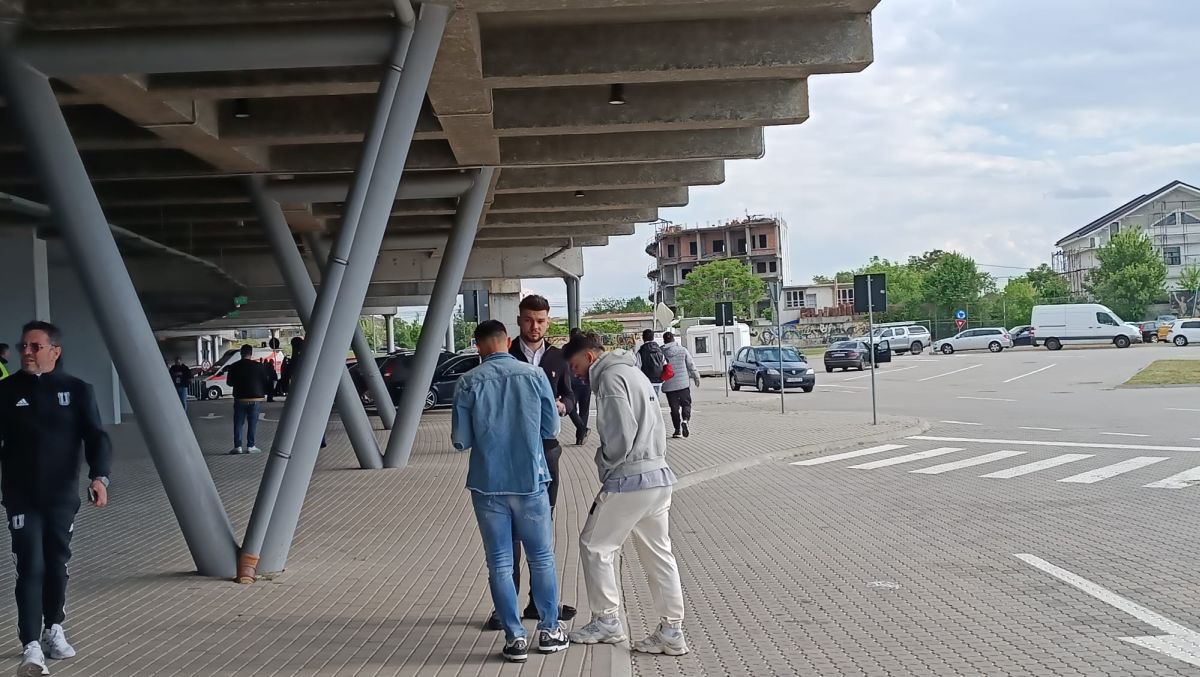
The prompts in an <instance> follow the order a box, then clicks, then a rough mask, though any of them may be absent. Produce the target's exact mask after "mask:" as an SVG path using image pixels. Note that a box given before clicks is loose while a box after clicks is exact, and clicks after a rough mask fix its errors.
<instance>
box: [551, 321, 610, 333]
mask: <svg viewBox="0 0 1200 677" xmlns="http://www.w3.org/2000/svg"><path fill="white" fill-rule="evenodd" d="M579 328H580V329H582V330H583V331H594V332H596V333H597V334H601V335H610V334H623V333H625V325H623V324H621V323H620V322H618V321H617V320H583V321H582V322H580V323H579ZM546 335H547V336H570V335H571V329H570V327H569V326H567V323H566V322H565V321H562V320H558V321H554V322H551V323H550V328H549V329H547V330H546Z"/></svg>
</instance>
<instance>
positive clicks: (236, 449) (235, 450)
mask: <svg viewBox="0 0 1200 677" xmlns="http://www.w3.org/2000/svg"><path fill="white" fill-rule="evenodd" d="M244 453H246V448H245V447H234V448H233V450H232V451H230V452H229V455H230V456H237V455H238V454H244Z"/></svg>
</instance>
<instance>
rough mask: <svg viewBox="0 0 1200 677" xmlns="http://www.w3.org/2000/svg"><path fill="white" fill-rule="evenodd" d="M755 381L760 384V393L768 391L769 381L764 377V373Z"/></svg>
mask: <svg viewBox="0 0 1200 677" xmlns="http://www.w3.org/2000/svg"><path fill="white" fill-rule="evenodd" d="M755 383H756V384H757V385H758V392H760V393H765V392H767V381H766V379H764V378H763V377H762V374H759V375H758V378H757V379H755Z"/></svg>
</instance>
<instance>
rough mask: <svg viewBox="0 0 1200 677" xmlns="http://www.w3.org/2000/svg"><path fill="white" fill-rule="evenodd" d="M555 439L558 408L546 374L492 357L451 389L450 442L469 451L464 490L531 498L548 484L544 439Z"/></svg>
mask: <svg viewBox="0 0 1200 677" xmlns="http://www.w3.org/2000/svg"><path fill="white" fill-rule="evenodd" d="M555 437H558V408H557V407H556V406H555V404H554V395H553V393H551V392H550V384H549V382H547V380H546V376H545V374H543V373H542V371H541V370H540V369H538V368H537V367H534V366H533V365H529V364H525V363H524V362H521V361H519V360H517V359H516V358H514V357H513V356H512V355H509V354H508V353H495V354H493V355H488V356H487V357H486V358H484V360H483V362H482V363H481V364H480V365H479V366H478V367H475V368H474V369H472V370H471V371H469V372H467V373H466V374H464V375H463V377H462V378H460V379H459V380H458V385H457V386H455V389H454V414H453V419H452V428H451V433H450V439H451V441H452V442H453V443H454V448H455V449H459V450H465V449H470V450H471V461H470V466H469V468H468V470H467V488H468V489H470V490H471V491H473V492H476V493H480V494H535V493H537V492H538V491H541V489H542V486H543V485H544V484H545V483H547V482H549V481H550V469H549V468H548V467H546V456H545V453H544V452H543V450H542V440H543V439H553V438H555Z"/></svg>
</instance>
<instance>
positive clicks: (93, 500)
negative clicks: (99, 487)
mask: <svg viewBox="0 0 1200 677" xmlns="http://www.w3.org/2000/svg"><path fill="white" fill-rule="evenodd" d="M88 502H89V503H92V504H95V503H96V490H95V489H93V488H91V487H88Z"/></svg>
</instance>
